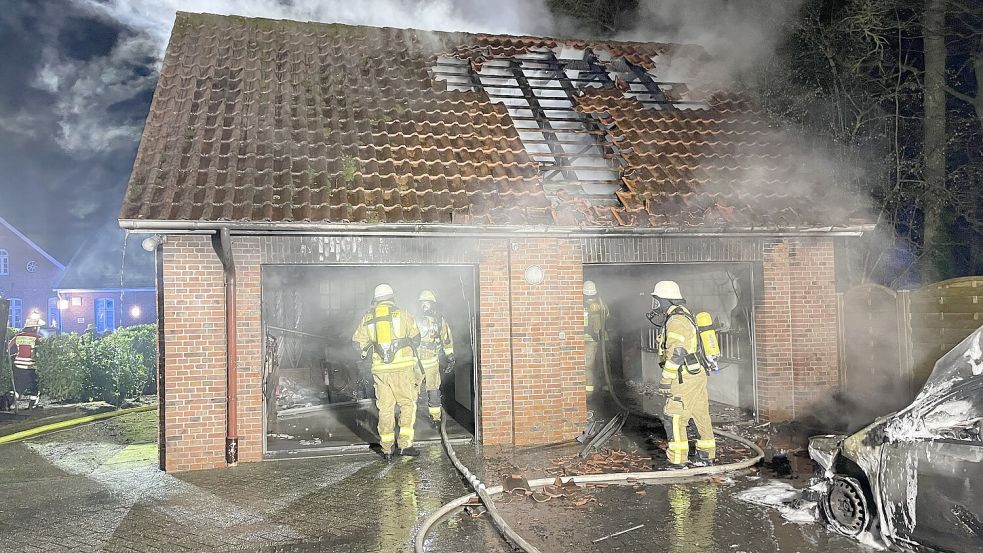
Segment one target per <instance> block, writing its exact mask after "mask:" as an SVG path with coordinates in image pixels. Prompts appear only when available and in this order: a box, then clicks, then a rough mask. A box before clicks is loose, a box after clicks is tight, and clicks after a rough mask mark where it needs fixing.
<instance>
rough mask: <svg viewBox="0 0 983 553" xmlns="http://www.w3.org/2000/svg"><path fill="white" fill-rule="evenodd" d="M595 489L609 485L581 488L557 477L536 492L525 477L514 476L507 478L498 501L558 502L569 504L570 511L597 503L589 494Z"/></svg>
mask: <svg viewBox="0 0 983 553" xmlns="http://www.w3.org/2000/svg"><path fill="white" fill-rule="evenodd" d="M593 487H607V484H597V485H591V486H580V485H578V484H577V483H576V482H574V481H573V479H572V478H571V479H568V480H567V481H566V482H564V481H563V479H561V478H560V477H559V476H557V477H556V479H555V480H553V483H552V484H550V485H547V486H543V489H542V490H534V489H533V488H532V487H531V486H530V485H529V481H528V480H526V479H525V477H523V476H522V475H521V474H513V475H510V476H507V477H506V478H505V483H504V484H503V485H502V488H503V489H504V493H503V494H502V496H501V498H500V499H498V500H497V501H498V502H501V503H504V504H508V503H511V502H513V501H516V500H517V499H521V498H529V499H531V500H532V501H534V502H536V503H546V502H547V501H553V500H557V501H563V502H566V503H568V505H567V508H569V509H576V508H580V507H584V506H586V505H588V504H589V503H596V502H597V498H595V497H594V496H593V495H591V494H589V493H588V490H589V489H591V488H593Z"/></svg>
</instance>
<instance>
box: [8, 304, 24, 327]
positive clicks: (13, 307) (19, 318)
mask: <svg viewBox="0 0 983 553" xmlns="http://www.w3.org/2000/svg"><path fill="white" fill-rule="evenodd" d="M8 319H9V324H10V326H12V327H14V328H20V327H22V326H24V302H23V301H21V300H20V299H18V298H10V317H8Z"/></svg>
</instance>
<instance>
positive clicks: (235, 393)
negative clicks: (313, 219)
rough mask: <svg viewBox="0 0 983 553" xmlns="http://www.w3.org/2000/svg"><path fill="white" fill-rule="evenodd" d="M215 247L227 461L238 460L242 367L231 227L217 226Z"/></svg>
mask: <svg viewBox="0 0 983 553" xmlns="http://www.w3.org/2000/svg"><path fill="white" fill-rule="evenodd" d="M212 248H214V250H215V253H216V254H218V258H219V259H220V260H221V261H222V268H223V269H224V272H225V382H226V404H225V462H226V463H227V464H229V465H234V464H236V463H237V462H238V461H239V371H238V367H237V366H236V360H237V359H238V352H237V348H236V328H238V324H237V323H238V321H237V319H236V293H235V290H236V265H235V260H234V259H233V257H232V236H231V233H230V232H229V229H228V227H223V228H221V229H218V233H217V234H216V235H215V236H213V237H212Z"/></svg>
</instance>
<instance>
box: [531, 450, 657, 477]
mask: <svg viewBox="0 0 983 553" xmlns="http://www.w3.org/2000/svg"><path fill="white" fill-rule="evenodd" d="M553 465H554V467H553V468H548V469H546V473H547V474H549V475H550V476H579V475H584V474H606V473H612V472H646V471H650V470H652V469H653V465H652V459H651V457H648V456H643V455H639V454H638V453H634V452H628V451H622V450H620V449H602V450H601V451H597V452H594V453H591V455H590V457H587V458H586V459H581V458H580V457H573V458H559V459H553Z"/></svg>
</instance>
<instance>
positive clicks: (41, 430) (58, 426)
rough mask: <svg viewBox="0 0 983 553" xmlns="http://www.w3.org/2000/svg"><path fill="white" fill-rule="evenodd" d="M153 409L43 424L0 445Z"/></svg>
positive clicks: (5, 438)
mask: <svg viewBox="0 0 983 553" xmlns="http://www.w3.org/2000/svg"><path fill="white" fill-rule="evenodd" d="M154 409H157V404H156V403H154V404H150V405H141V406H139V407H131V408H129V409H118V410H116V411H108V412H105V413H98V414H96V415H86V416H84V417H78V418H74V419H69V420H64V421H60V422H55V423H51V424H45V425H43V426H36V427H34V428H28V429H27V430H22V431H20V432H15V433H13V434H8V435H6V436H0V444H8V443H12V442H16V441H20V440H26V439H28V438H34V437H36V436H40V435H41V434H47V433H49V432H56V431H58V430H65V429H67V428H72V427H75V426H79V425H82V424H88V423H90V422H96V421H101V420H105V419H111V418H113V417H118V416H120V415H129V414H131V413H142V412H144V411H152V410H154Z"/></svg>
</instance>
